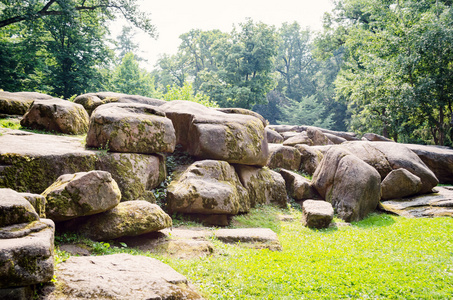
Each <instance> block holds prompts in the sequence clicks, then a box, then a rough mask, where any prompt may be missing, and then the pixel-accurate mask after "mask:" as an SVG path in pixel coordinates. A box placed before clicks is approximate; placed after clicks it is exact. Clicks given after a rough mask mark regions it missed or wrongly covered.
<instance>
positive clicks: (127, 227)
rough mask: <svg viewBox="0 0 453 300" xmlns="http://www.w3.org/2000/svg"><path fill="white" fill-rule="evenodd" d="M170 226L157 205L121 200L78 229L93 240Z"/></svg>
mask: <svg viewBox="0 0 453 300" xmlns="http://www.w3.org/2000/svg"><path fill="white" fill-rule="evenodd" d="M171 226H172V220H171V218H170V216H169V215H167V214H166V213H165V212H164V211H163V210H162V209H161V208H160V207H159V206H158V205H156V204H151V203H149V202H146V201H143V200H132V201H126V202H121V203H120V204H118V205H117V206H116V207H114V208H113V209H111V210H109V211H106V212H104V213H101V214H97V215H93V216H91V217H90V218H88V219H87V220H85V221H83V223H82V224H81V225H80V226H79V228H78V231H79V232H80V233H82V234H83V235H85V236H87V237H89V238H91V239H93V240H99V241H100V240H110V239H116V238H119V237H122V236H136V235H141V234H145V233H149V232H154V231H158V230H161V229H164V228H168V227H171Z"/></svg>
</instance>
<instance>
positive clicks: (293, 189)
mask: <svg viewBox="0 0 453 300" xmlns="http://www.w3.org/2000/svg"><path fill="white" fill-rule="evenodd" d="M280 174H281V175H282V176H283V178H284V179H285V182H286V189H287V191H288V194H289V196H290V197H291V198H293V199H294V200H296V201H303V200H306V199H319V198H320V196H319V194H318V192H317V191H316V190H315V189H314V188H313V187H312V186H311V182H310V180H308V179H307V178H305V177H303V176H302V175H299V174H297V173H295V172H291V171H288V170H285V169H281V170H280Z"/></svg>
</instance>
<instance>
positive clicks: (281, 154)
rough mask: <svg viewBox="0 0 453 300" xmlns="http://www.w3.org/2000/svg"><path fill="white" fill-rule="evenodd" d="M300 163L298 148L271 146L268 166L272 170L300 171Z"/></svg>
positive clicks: (279, 145)
mask: <svg viewBox="0 0 453 300" xmlns="http://www.w3.org/2000/svg"><path fill="white" fill-rule="evenodd" d="M300 161H301V156H300V152H299V151H298V150H297V149H296V148H294V147H290V146H284V145H281V144H269V158H268V159H267V166H268V167H269V168H270V169H276V168H283V169H288V170H299V167H300Z"/></svg>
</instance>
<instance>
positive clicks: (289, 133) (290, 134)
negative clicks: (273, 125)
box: [280, 131, 299, 141]
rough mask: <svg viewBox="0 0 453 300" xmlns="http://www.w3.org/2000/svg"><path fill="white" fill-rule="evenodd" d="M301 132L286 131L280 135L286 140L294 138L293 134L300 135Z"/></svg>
mask: <svg viewBox="0 0 453 300" xmlns="http://www.w3.org/2000/svg"><path fill="white" fill-rule="evenodd" d="M298 134H299V132H295V131H285V132H280V135H281V136H282V137H283V139H284V140H285V141H286V140H287V139H289V138H292V137H293V136H296V135H298Z"/></svg>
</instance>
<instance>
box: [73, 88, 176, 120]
mask: <svg viewBox="0 0 453 300" xmlns="http://www.w3.org/2000/svg"><path fill="white" fill-rule="evenodd" d="M74 103H78V104H81V105H83V107H85V109H86V111H87V112H88V113H89V114H90V115H91V113H92V112H93V111H94V110H95V109H96V108H97V107H98V106H100V105H103V104H107V103H140V104H147V105H152V106H161V105H163V104H165V103H167V102H166V101H164V100H158V99H154V98H148V97H144V96H139V95H127V94H121V93H114V92H99V93H88V94H83V95H79V96H77V97H76V98H75V99H74Z"/></svg>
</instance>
